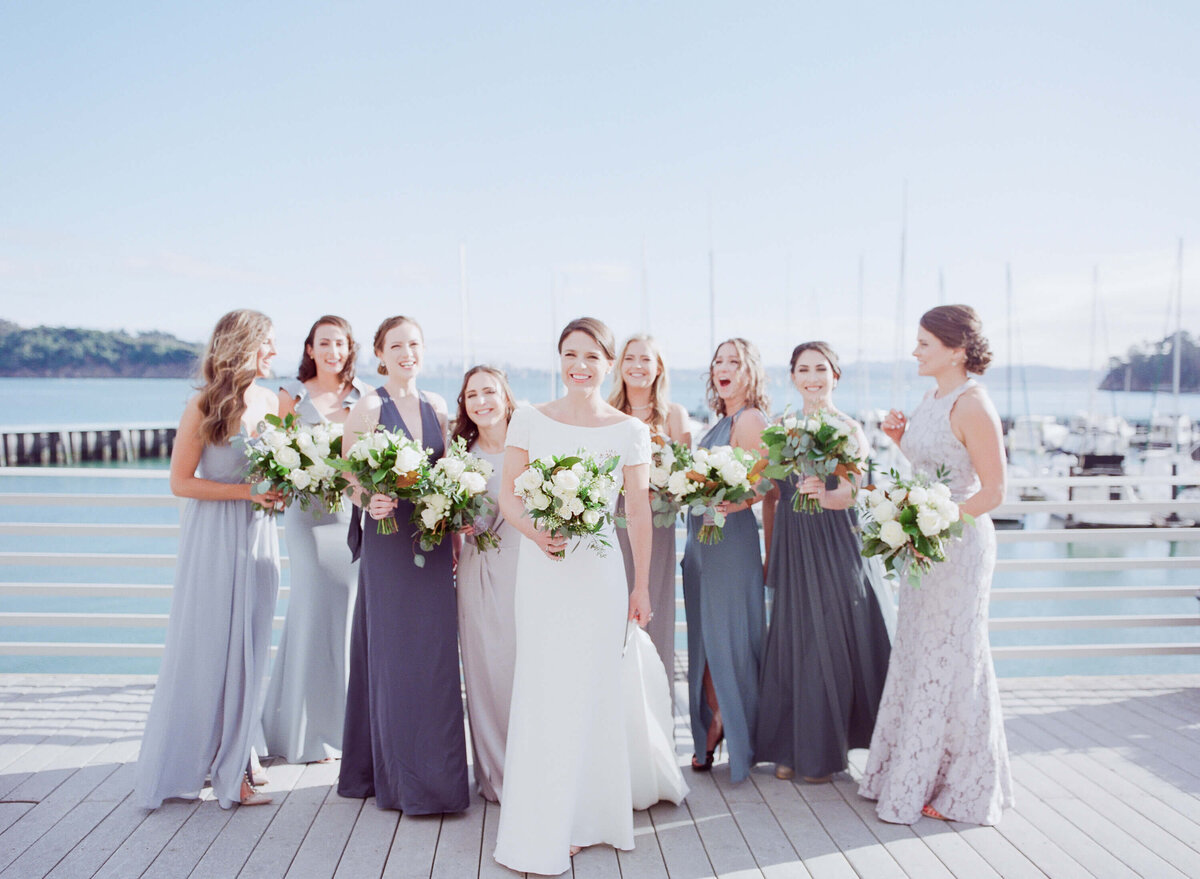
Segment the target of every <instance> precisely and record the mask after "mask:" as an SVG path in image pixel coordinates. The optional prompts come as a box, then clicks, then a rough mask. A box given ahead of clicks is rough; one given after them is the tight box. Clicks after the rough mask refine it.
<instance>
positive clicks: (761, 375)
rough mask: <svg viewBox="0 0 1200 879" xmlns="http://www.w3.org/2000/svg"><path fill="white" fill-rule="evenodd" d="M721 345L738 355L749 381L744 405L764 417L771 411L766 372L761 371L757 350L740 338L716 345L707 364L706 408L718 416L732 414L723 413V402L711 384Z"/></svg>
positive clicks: (760, 361)
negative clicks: (732, 349) (729, 346)
mask: <svg viewBox="0 0 1200 879" xmlns="http://www.w3.org/2000/svg"><path fill="white" fill-rule="evenodd" d="M721 345H732V346H733V347H734V349H735V350H736V351H737V353H738V357H740V358H741V361H742V369H743V370H745V371H746V374H747V375H748V376H749V379H750V381H749V382H748V383H747V385H746V405H747V406H749V407H751V408H752V409H759V410H761V411H762V412H763V414H764V415H765V414H766V413H767V412H769V411H770V409H771V398H770V397H769V396H768V395H767V371H766V370H765V369H763V364H762V357H760V356H759V354H758V348H756V347H755V346H754V343H753V342H750V341H748V340H746V339H742V338H740V337H734V338H732V339H726V340H725V341H724V342H722V343H721V344H720V345H717V347H716V350H715V351H713V356H712V360H710V361H709V362H708V387H707V389H706V391H705V396H706V397H707V398H708V406H709V408H710V409H712V410H713V411H714V412H716V413H717V414H718V415H721V416H725V415H731V414H733V413H730V412H726V411H725V401H724V400H722V399H721V395H720V394H718V393H717V386H716V385H714V384H713V378H712V368H713V363H715V362H716V359H717V352H718V351H720V350H721Z"/></svg>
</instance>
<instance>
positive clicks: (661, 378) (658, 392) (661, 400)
mask: <svg viewBox="0 0 1200 879" xmlns="http://www.w3.org/2000/svg"><path fill="white" fill-rule="evenodd" d="M634 342H641V343H642V344H643V345H645V346H646V347H647V348H649V349H650V354H651V355H652V356H653V357H654V360H655V362H656V363H657V364H658V375H656V376H655V377H654V383H653V384H651V385H650V424H651V426H653V427H658V428H665V427H666V425H667V407H668V406H669V405H670V396H669V394H668V391H669V389H670V386H671V380H670V379H669V378H667V364H666V363H664V362H663V356H662V349H660V348H659V347H658V343H657V342H656V341H654V337H653V336H651V335H648V334H647V333H635V334H634V335H632V336H630V337H629V338H628V339H626V340H625V344H624V345H622V346H621V353H620V354H619V355H618V356H617V366H616V369H615V370H613V386H612V393H611V394H609V395H608V402H609V404H610V405H612V406H613V407H615V408H617V409H620V410H621V411H622V412H624V413H625V414H626V415H633V409H632V407H631V406H630V405H629V395H628V394H627V393H626V391H625V376H623V375H621V361H622V360H624V359H625V352H626V351H628V350H629V346H630V345H632V344H633V343H634Z"/></svg>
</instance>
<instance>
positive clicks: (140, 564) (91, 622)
mask: <svg viewBox="0 0 1200 879" xmlns="http://www.w3.org/2000/svg"><path fill="white" fill-rule="evenodd" d="M12 475H20V476H22V477H28V476H34V477H38V476H49V477H64V476H67V477H78V478H79V479H80V480H84V479H88V480H105V479H113V478H121V479H138V480H143V479H145V480H159V481H162V482H163V483H164V485H163V488H162V490H161V491H157V490H156V491H155V493H152V494H136V493H134V494H129V493H105V492H71V493H45V492H30V491H5V490H3V487H4V485H3V479H4V477H6V476H12ZM165 479H166V472H165V471H147V470H130V469H104V470H98V469H97V470H92V469H75V470H70V469H60V468H54V469H40V468H39V469H31V468H0V508H4V507H7V508H10V509H14V508H15V509H22V508H25V509H29V510H31V511H34V510H38V509H42V510H45V509H62V508H66V509H81V510H95V509H98V508H102V509H103V510H105V511H106V513H107V511H108V510H110V509H111V510H113V511H114V515H115V511H117V510H118V509H121V508H127V509H129V508H150V509H155V508H157V509H160V510H165V509H171V508H177V507H178V506H179V503H180V501H179V500H178V499H176V498H174V497H172V496H170V495H169V494H167V493H166V488H165ZM1131 479H1132V480H1134V481H1133V482H1126V484H1135V483H1136V478H1131V477H1071V478H1069V479H1057V480H1050V479H1046V480H1039V479H1037V478H1032V479H1026V480H1022V482H1025V483H1028V484H1035V485H1039V486H1047V485H1049V484H1051V483H1056V484H1060V485H1076V486H1080V485H1092V486H1101V487H1103V486H1108V485H1112V484H1113V483H1114V480H1122V481H1127V480H1131ZM1149 481H1151V480H1142V482H1149ZM1152 481H1154V482H1158V483H1160V484H1162V483H1166V484H1171V485H1180V484H1187V482H1188V480H1186V479H1185V478H1182V477H1180V478H1175V477H1157V478H1155V479H1153V480H1152ZM155 488H156V489H157V486H156V487H155ZM1134 506H1136V507H1137V508H1138V509H1140V510H1144V511H1153V512H1154V513H1156V514H1160V515H1163V516H1167V515H1171V514H1175V515H1176V516H1178V517H1180V518H1182V519H1193V520H1200V500H1185V499H1176V500H1172V501H1157V502H1149V501H1147V502H1128V503H1124V502H1112V501H1081V500H1074V501H1061V502H1060V501H1021V502H1019V503H1012V504H1005V505H1004V506H1003V507H1001V508H1000V510H998V511H997V512H998V513H1003V514H1005V515H1009V516H1014V515H1015V516H1021V515H1025V514H1027V513H1080V512H1101V511H1112V510H1113V509H1114V508H1117V509H1122V510H1125V509H1131V508H1132V507H1134ZM44 515H45V514H44V513H43V516H44ZM3 518H9V519H12V518H17V517H14V516H4V517H3ZM20 518H22V519H23V521H3V522H0V546H8V545H13V544H15V543H18V542H19V541H20V540H21V539H22V538H35V539H36V538H47V537H49V538H55V537H62V538H85V539H86V538H97V537H99V538H138V539H141V540H150V541H157V540H159V539H162V540H170V539H174V538H177V537H178V534H179V526H178V525H176V524H171V523H168V522H151V523H144V522H129V523H126V522H122V521H120V520H119V519H116V518H114V517H113V516H107V515H106V517H105V518H106V520H107V521H104V522H101V523H91V522H53V521H37V520H36V516H27V517H20ZM281 533H282V528H281ZM1147 540H1153V541H1158V540H1162V541H1170V542H1175V543H1178V542H1187V541H1197V542H1200V527H1195V526H1190V527H1177V528H1124V527H1122V528H1094V529H1087V530H1064V529H1040V530H1024V529H1020V530H999V531H997V541H998V542H999V543H1000V544H1014V543H1029V544H1035V543H1040V544H1077V545H1081V546H1087V545H1101V546H1103V545H1110V544H1115V543H1122V542H1130V541H1147ZM174 563H175V556H174V554H173V553H172V552H117V551H100V552H66V551H35V550H30V549H24V548H21V549H12V550H7V549H6V550H3V551H0V596H22V597H25V598H29V597H40V598H48V599H55V598H78V597H86V598H111V599H139V598H158V599H166V598H169V597H170V595H171V586H170V585H169V584H162V583H134V582H120V581H119V578H118V579H110V578H107V577H105V576H103V574H102V573H100V572H103V571H106V570H110V569H118V568H124V569H147V568H150V569H153V568H158V569H162V568H170V567H172V566H173V565H174ZM283 565H284V566H285V568H286V565H287V559H286V557H285V558H284V559H283ZM29 567H35V568H51V569H54V570H55V571H56V572H63V571H77V570H78V569H80V568H87V569H89V570H94V571H96V572H97V573H96V576H95V577H94V579H95V582H69V577H62V578H61V579H58V580H54V581H47V582H43V581H41V580H38V579H34V578H30V579H29V580H27V581H18V580H13V579H10V578H9V577H7V576H4V574H5V573H6V572H9V571H12V570H14V569H16V568H29ZM1180 569H1183V570H1196V571H1197V573H1198V575H1200V556H1158V557H1137V558H1130V557H1117V558H1104V557H1082V558H1070V557H1069V558H1002V559H999V560H998V561H997V563H996V571H997V573H1018V574H1025V573H1034V572H1052V573H1060V574H1063V575H1064V576H1065V575H1070V574H1075V573H1086V574H1089V575H1093V576H1095V575H1101V574H1104V573H1106V572H1108V573H1119V572H1130V571H1132V572H1138V573H1139V574H1140V573H1141V572H1162V571H1171V570H1180ZM134 579H136V578H134ZM1198 579H1200V576H1198ZM287 596H288V588H287V586H286V585H285V586H283V587H282V588H281V590H280V597H281V598H286V597H287ZM991 597H992V601H993V602H1012V601H1025V602H1049V601H1054V602H1057V601H1074V600H1104V599H1131V600H1137V601H1140V600H1144V599H1179V598H1189V597H1190V598H1200V585H1172V584H1163V583H1156V582H1154V580H1153V578H1151V577H1147V582H1145V583H1139V584H1137V585H1119V586H1113V585H1104V584H1102V583H1099V582H1097V583H1095V584H1092V583H1089V584H1088V585H1055V586H1033V587H1009V588H1003V589H993V590H992V595H991ZM678 605H679V608H680V609H679V616H682V601H680V602H678ZM166 623H167V615H166V614H165V613H142V612H136V613H99V612H57V611H36V610H28V611H8V610H5V611H0V627H9V628H12V627H19V628H106V629H110V630H113V629H118V630H124V629H130V630H132V629H165V628H166ZM274 623H275V627H276V628H279V627H280V626H282V624H283V617H281V616H277V617H276V618H275V621H274ZM990 626H991V630H992V631H994V632H1011V631H1031V632H1032V631H1038V630H1080V629H1142V628H1161V627H1178V628H1181V629H1182V628H1193V629H1194V628H1195V627H1197V626H1200V605H1196V606H1193V608H1192V610H1191V612H1187V613H1160V614H1153V613H1114V614H1099V615H1078V616H1063V615H1045V616H1019V617H1005V616H997V617H994V618H993V619H992V620H991V622H990ZM677 628H678V629H680V630H684V629H685V628H686V622H685V621H683V620H682V619H680V620H679V621H678V622H677ZM162 650H163V646H162V644H161V643H125V642H98V641H75V640H72V641H66V640H60V641H51V640H42V641H32V640H30V641H24V640H8V641H0V655H10V656H16V655H40V656H97V657H98V656H125V657H157V656H160V655H161V654H162ZM992 652H993V655H994V656H995V657H996V658H997V659H1033V658H1061V657H1098V656H1153V655H1164V654H1168V655H1179V654H1200V638H1198V637H1196V636H1195V635H1193V636H1192V637H1191V638H1189V639H1184V640H1178V641H1172V642H1154V641H1147V642H1144V643H1107V644H1029V645H1004V646H994V647H993V649H992Z"/></svg>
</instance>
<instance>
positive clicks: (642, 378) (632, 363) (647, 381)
mask: <svg viewBox="0 0 1200 879" xmlns="http://www.w3.org/2000/svg"><path fill="white" fill-rule="evenodd" d="M658 373H659V364H658V358H657V357H655V356H654V352H653V351H651V350H650V346H649V345H647V344H646V343H645V342H643V341H642V340H641V339H634V340H633V341H631V342H630V343H629V344H628V345H626V346H625V354H624V356H622V358H621V378H622V379H624V380H625V385H626V387H630V388H649V387H652V386H653V385H654V380H655V379H656V378H658Z"/></svg>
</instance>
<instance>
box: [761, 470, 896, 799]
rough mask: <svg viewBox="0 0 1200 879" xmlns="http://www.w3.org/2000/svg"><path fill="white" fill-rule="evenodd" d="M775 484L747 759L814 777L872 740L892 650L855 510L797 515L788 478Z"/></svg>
mask: <svg viewBox="0 0 1200 879" xmlns="http://www.w3.org/2000/svg"><path fill="white" fill-rule="evenodd" d="M776 485H778V486H779V491H780V494H779V505H778V507H776V512H775V530H774V533H773V534H772V539H771V553H770V562H769V564H768V565H767V588H768V589H773V590H774V602H773V603H772V606H771V625H770V628H769V629H768V630H767V643H766V649H765V652H764V654H763V663H762V678H761V681H762V683H761V686H760V688H759V695H758V730H757V736H756V738H755V747H754V756H755V759H756V760H758V761H766V762H771V763H779V764H783V765H784V766H789V767H792V768H794V769H795V770H796V772H797V774H799V775H805V776H809V777H812V778H821V777H824V776H826V775H831V774H833V773H834V772H840V771H842V770H843V769H845V768H846V766H847V762H846V752H847V751H848V750H849V749H851V748H865V747H867V745H869V744H870V743H871V732H872V730H873V729H874V728H875V715H876V712H877V711H878V710H879V698H880V695H881V694H882V692H883V682H884V679H885V678H886V677H887V668H888V656H889V654H890V652H891V644H890V640H889V638H888V632H887V626H886V625H885V624H884V618H883V615H882V614H881V612H880V607H879V602H878V601H877V599H876V594H875V590H874V588H873V586H872V583H871V578H870V576H869V569H868V568H867V566H866V565H864V564H863V562H864V559H863V557H862V552H861V550H862V544H861V543H860V541H859V539H858V534H857V532H856V527H857V519H856V516H855V514H854V512H853V510H821V511H819V512H817V513H813V514H809V513H806V512H803V511H800V512H797V511H795V510H793V509H792V499H793V497H795V494H796V486H795V483H794V481H793V480H791V479H789V480H785V481H777V482H776Z"/></svg>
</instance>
